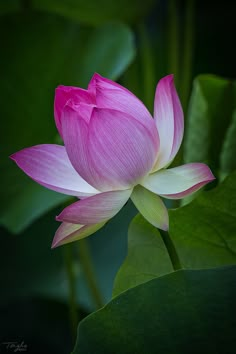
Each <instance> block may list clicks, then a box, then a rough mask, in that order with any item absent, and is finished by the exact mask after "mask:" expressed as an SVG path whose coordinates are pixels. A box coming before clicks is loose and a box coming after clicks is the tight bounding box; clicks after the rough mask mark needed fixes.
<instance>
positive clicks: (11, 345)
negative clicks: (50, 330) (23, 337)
mask: <svg viewBox="0 0 236 354" xmlns="http://www.w3.org/2000/svg"><path fill="white" fill-rule="evenodd" d="M2 345H4V346H5V348H6V349H7V350H9V351H13V353H17V352H26V351H27V344H25V343H24V341H22V342H2Z"/></svg>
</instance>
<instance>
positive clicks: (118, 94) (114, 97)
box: [88, 74, 158, 140]
mask: <svg viewBox="0 0 236 354" xmlns="http://www.w3.org/2000/svg"><path fill="white" fill-rule="evenodd" d="M88 91H89V92H91V94H93V95H95V96H96V105H97V107H99V108H110V109H116V110H117V111H121V112H124V113H126V114H128V115H130V116H132V117H133V118H134V119H136V120H137V121H139V122H140V123H142V124H144V125H145V127H146V129H147V130H148V131H149V133H150V135H152V137H153V139H156V140H157V139H158V137H157V135H158V133H157V131H156V129H155V126H154V125H155V124H154V122H153V118H152V116H151V114H150V113H149V111H148V110H147V108H146V107H145V106H144V104H143V103H142V102H141V101H140V100H139V99H138V98H137V97H136V96H135V95H134V94H133V93H131V92H130V91H129V90H127V89H126V88H124V87H123V86H121V85H119V84H117V83H116V82H114V81H112V80H108V79H106V78H104V77H102V76H100V75H98V74H94V76H93V78H92V79H91V81H90V83H89V86H88Z"/></svg>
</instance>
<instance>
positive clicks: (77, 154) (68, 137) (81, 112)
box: [61, 104, 102, 187]
mask: <svg viewBox="0 0 236 354" xmlns="http://www.w3.org/2000/svg"><path fill="white" fill-rule="evenodd" d="M92 109H93V106H91V105H85V104H81V105H80V106H79V107H78V106H76V105H74V106H73V105H66V106H65V108H64V110H63V114H62V117H61V125H62V132H63V137H64V143H65V147H66V151H67V154H68V156H69V159H70V161H71V163H72V165H73V167H74V168H75V170H76V171H77V172H78V174H79V175H80V176H81V177H82V178H83V179H84V180H85V181H87V182H88V183H89V184H90V185H92V186H94V187H96V186H97V187H99V185H100V184H102V181H101V178H100V176H99V175H98V174H97V172H96V170H95V169H94V168H92V167H91V166H90V165H91V164H90V161H89V153H88V129H89V127H88V123H89V120H90V115H91V112H92Z"/></svg>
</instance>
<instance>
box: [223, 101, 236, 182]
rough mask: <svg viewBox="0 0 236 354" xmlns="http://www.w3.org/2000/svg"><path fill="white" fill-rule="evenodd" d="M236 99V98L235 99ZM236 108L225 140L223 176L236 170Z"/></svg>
mask: <svg viewBox="0 0 236 354" xmlns="http://www.w3.org/2000/svg"><path fill="white" fill-rule="evenodd" d="M235 101H236V99H235ZM235 137H236V110H235V111H234V113H233V119H232V122H231V124H230V126H229V128H228V130H227V133H226V137H225V141H224V144H223V147H222V151H221V156H220V169H221V172H222V177H224V176H225V175H228V174H229V173H230V172H231V171H233V170H236V159H235V152H236V139H235Z"/></svg>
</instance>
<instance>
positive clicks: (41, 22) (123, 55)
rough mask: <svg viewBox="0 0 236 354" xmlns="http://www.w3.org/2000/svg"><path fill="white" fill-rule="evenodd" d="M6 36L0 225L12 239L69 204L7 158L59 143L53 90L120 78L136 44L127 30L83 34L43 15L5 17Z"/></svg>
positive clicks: (1, 90) (104, 28) (1, 88)
mask: <svg viewBox="0 0 236 354" xmlns="http://www.w3.org/2000/svg"><path fill="white" fill-rule="evenodd" d="M0 30H1V33H2V36H1V48H2V50H1V63H2V65H1V69H0V71H1V85H0V95H1V114H2V128H1V132H2V134H1V151H2V156H3V158H2V159H1V166H2V170H1V186H2V188H1V197H2V203H1V216H0V220H1V223H2V224H3V225H5V226H6V227H7V228H8V229H9V230H11V231H12V232H20V231H21V230H22V229H23V228H24V227H25V226H27V225H28V224H30V223H31V222H32V221H33V220H34V219H36V218H37V217H38V216H39V215H41V214H42V213H43V212H45V211H47V210H48V209H49V208H51V207H53V206H55V205H58V204H60V203H62V202H65V201H66V200H67V197H66V196H64V195H58V194H57V193H55V192H51V191H47V190H44V189H43V187H40V186H38V185H37V184H36V183H34V182H32V181H31V180H30V179H29V178H28V177H26V176H25V175H24V174H23V172H22V171H20V169H19V168H17V167H16V166H15V164H14V163H13V162H12V161H10V160H9V158H8V156H9V155H10V154H11V153H14V152H16V151H17V150H20V149H22V148H24V147H27V146H32V145H36V144H41V143H56V142H57V140H58V139H57V132H56V128H55V124H54V118H53V99H54V90H55V87H56V86H57V85H59V84H64V85H74V86H84V87H86V85H87V83H88V81H89V79H90V78H91V76H92V74H93V73H94V71H98V72H99V73H100V74H102V75H104V76H107V77H110V78H112V79H115V78H117V77H118V75H120V74H121V73H122V72H123V70H125V68H126V67H127V65H128V64H129V63H130V62H131V60H132V58H133V56H134V44H133V38H132V33H131V32H130V30H129V29H128V28H127V27H126V26H124V25H121V24H113V25H112V24H110V25H104V26H102V27H100V28H97V29H89V28H81V27H80V26H79V25H78V24H75V23H73V22H68V21H67V20H65V19H63V18H61V17H57V16H54V15H45V14H35V13H21V14H17V15H8V16H2V17H1V22H0ZM9 43H10V45H9Z"/></svg>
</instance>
